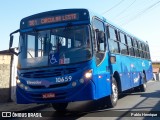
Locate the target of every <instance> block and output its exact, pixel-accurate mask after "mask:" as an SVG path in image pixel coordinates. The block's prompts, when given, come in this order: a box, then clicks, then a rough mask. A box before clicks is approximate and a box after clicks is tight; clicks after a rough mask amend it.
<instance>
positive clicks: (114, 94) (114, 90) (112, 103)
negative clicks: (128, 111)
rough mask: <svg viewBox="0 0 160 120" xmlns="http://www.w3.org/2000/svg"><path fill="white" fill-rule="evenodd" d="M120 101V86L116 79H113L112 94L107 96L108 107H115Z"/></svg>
mask: <svg viewBox="0 0 160 120" xmlns="http://www.w3.org/2000/svg"><path fill="white" fill-rule="evenodd" d="M117 101H118V86H117V82H116V80H115V78H114V77H113V78H112V94H111V95H109V96H107V101H106V102H107V106H108V107H111V108H112V107H115V106H116V105H117Z"/></svg>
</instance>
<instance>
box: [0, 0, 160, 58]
mask: <svg viewBox="0 0 160 120" xmlns="http://www.w3.org/2000/svg"><path fill="white" fill-rule="evenodd" d="M67 8H87V9H91V10H92V11H94V12H96V13H98V14H100V15H103V16H104V17H105V18H106V19H108V20H109V21H111V22H112V23H114V24H116V25H118V26H120V27H121V28H122V29H124V30H125V31H127V32H129V33H131V34H133V35H135V36H136V37H138V38H140V39H141V40H143V41H147V42H148V44H149V47H150V52H151V59H152V61H160V14H159V11H160V0H2V1H1V4H0V15H1V17H0V28H1V29H0V31H1V32H0V33H1V34H0V35H1V36H0V51H1V50H6V49H8V46H9V34H10V33H11V32H13V31H15V30H17V29H19V25H20V20H21V19H22V18H24V17H27V16H30V15H32V14H37V13H40V12H45V11H50V10H57V9H67ZM18 36H19V34H17V35H16V37H15V39H14V45H13V46H14V47H17V46H18Z"/></svg>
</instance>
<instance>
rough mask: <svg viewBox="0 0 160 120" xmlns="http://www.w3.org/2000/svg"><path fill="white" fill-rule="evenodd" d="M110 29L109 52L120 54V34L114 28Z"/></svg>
mask: <svg viewBox="0 0 160 120" xmlns="http://www.w3.org/2000/svg"><path fill="white" fill-rule="evenodd" d="M108 28H109V29H108V30H109V39H108V44H109V50H110V52H111V53H119V41H118V34H117V31H116V30H115V29H114V28H112V27H110V26H109V27H108Z"/></svg>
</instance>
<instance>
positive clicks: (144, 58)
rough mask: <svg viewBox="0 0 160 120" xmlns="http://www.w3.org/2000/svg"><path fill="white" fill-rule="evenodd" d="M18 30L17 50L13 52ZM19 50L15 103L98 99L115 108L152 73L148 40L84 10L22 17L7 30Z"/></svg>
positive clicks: (63, 104)
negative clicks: (121, 96) (17, 26)
mask: <svg viewBox="0 0 160 120" xmlns="http://www.w3.org/2000/svg"><path fill="white" fill-rule="evenodd" d="M18 32H19V33H20V37H19V52H18V53H16V52H14V51H12V49H11V47H12V43H13V34H15V33H18ZM9 49H10V50H11V52H13V53H14V54H16V55H18V65H17V68H18V71H17V78H16V79H17V86H16V98H17V103H18V104H29V103H40V104H41V103H51V104H52V106H53V108H54V109H55V110H57V111H59V110H64V109H66V108H67V105H68V103H69V102H74V101H87V100H98V99H101V98H103V100H105V102H104V103H105V105H108V106H109V107H114V106H115V105H116V104H117V100H118V95H119V94H120V93H121V92H123V91H126V90H128V89H131V88H135V89H136V90H139V91H142V92H144V91H145V90H146V83H147V81H149V80H151V79H152V78H153V75H152V63H151V59H150V52H149V46H148V43H147V42H144V41H141V40H139V39H138V38H137V37H135V36H133V35H131V34H129V33H128V32H126V31H124V30H122V29H121V28H119V27H117V26H116V25H114V24H112V23H111V22H109V21H108V20H106V19H105V18H104V17H102V16H100V15H97V14H95V13H94V12H91V11H89V10H87V9H62V10H54V11H49V12H43V13H39V14H35V15H32V16H29V17H26V18H24V19H22V20H21V22H20V29H18V30H16V31H14V32H12V33H11V34H10V44H9Z"/></svg>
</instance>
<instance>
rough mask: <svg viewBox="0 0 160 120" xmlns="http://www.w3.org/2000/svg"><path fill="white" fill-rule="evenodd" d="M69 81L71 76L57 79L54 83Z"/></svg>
mask: <svg viewBox="0 0 160 120" xmlns="http://www.w3.org/2000/svg"><path fill="white" fill-rule="evenodd" d="M71 80H72V76H65V77H57V78H56V83H62V82H70V81H71Z"/></svg>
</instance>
